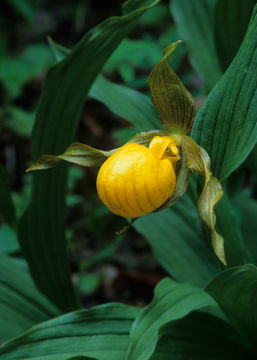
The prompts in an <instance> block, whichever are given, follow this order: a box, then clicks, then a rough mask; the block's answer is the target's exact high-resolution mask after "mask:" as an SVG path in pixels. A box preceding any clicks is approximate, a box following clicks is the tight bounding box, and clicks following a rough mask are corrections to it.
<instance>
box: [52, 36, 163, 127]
mask: <svg viewBox="0 0 257 360" xmlns="http://www.w3.org/2000/svg"><path fill="white" fill-rule="evenodd" d="M48 41H49V44H50V46H51V48H52V50H53V52H54V54H55V58H56V60H57V61H60V60H62V59H63V58H64V57H65V56H66V55H67V54H68V53H69V50H68V49H66V48H63V47H62V46H61V45H59V44H57V43H56V42H54V41H53V40H52V39H51V38H48ZM122 44H123V43H122ZM114 54H116V52H115V53H114ZM89 96H91V97H93V98H94V99H96V100H98V101H100V102H101V103H103V104H104V105H106V106H107V107H108V108H109V109H110V110H111V111H112V112H113V113H114V114H116V115H118V116H120V117H121V118H125V119H126V120H128V121H129V122H130V123H131V124H132V125H134V127H135V128H136V130H138V131H148V130H152V129H159V128H161V124H160V121H159V118H158V113H157V111H156V109H155V107H154V106H153V105H152V103H151V101H150V99H149V97H148V96H146V95H144V94H142V93H140V92H139V91H136V90H134V89H131V88H129V87H126V86H124V85H119V84H115V83H112V82H111V81H109V80H108V79H106V78H105V77H104V76H102V75H99V76H98V77H97V78H96V80H95V81H94V83H93V85H92V87H91V89H90V91H89Z"/></svg>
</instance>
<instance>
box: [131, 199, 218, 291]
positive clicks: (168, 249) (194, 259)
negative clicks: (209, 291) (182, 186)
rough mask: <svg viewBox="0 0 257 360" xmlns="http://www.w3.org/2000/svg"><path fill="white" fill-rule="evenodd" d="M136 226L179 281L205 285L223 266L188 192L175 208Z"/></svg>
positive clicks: (170, 272) (149, 216) (139, 221)
mask: <svg viewBox="0 0 257 360" xmlns="http://www.w3.org/2000/svg"><path fill="white" fill-rule="evenodd" d="M133 227H134V228H135V229H136V230H137V231H138V232H139V233H141V234H142V235H143V236H144V237H145V238H146V239H147V241H148V242H149V243H150V245H151V247H152V248H153V251H154V253H155V256H156V258H157V259H158V261H159V263H160V264H161V265H162V266H163V267H164V269H165V270H166V271H167V272H168V273H169V274H170V275H171V276H172V277H174V278H175V279H178V280H179V281H190V282H192V283H194V284H197V285H203V284H206V283H207V282H208V281H209V280H210V279H211V278H212V277H213V276H214V275H215V274H217V273H218V271H219V270H220V269H221V265H220V264H219V263H218V260H216V257H215V255H214V253H213V251H212V250H211V247H208V244H207V243H206V242H205V241H204V237H203V235H202V230H201V223H200V219H199V215H198V213H197V210H196V208H195V206H194V205H193V203H192V202H191V200H190V199H189V197H188V195H186V194H185V195H184V196H183V197H182V198H181V199H180V200H179V201H178V202H177V203H176V204H175V205H173V206H172V207H171V208H168V209H165V210H163V211H161V212H156V213H153V214H149V215H147V216H144V217H142V218H140V219H138V220H137V221H135V223H134V224H133ZM192 264H194V265H193V266H192Z"/></svg>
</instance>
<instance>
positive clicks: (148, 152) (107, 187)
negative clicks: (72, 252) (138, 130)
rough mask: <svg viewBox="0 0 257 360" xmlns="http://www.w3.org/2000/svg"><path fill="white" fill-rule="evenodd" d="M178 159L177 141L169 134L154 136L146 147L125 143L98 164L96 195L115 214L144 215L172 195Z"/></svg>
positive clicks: (130, 216)
mask: <svg viewBox="0 0 257 360" xmlns="http://www.w3.org/2000/svg"><path fill="white" fill-rule="evenodd" d="M178 160H179V155H178V148H177V146H176V140H175V138H172V137H169V136H164V137H160V136H155V137H154V138H153V139H152V141H151V143H150V145H149V147H146V146H143V145H139V144H135V143H129V144H126V145H124V146H122V147H121V148H120V149H119V150H118V151H116V152H115V153H114V154H113V155H111V156H110V157H109V158H108V160H106V161H105V162H104V164H103V165H102V166H101V168H100V170H99V173H98V176H97V191H98V195H99V198H100V199H101V200H102V202H103V203H104V204H105V205H106V206H107V207H108V208H109V209H110V210H111V211H112V212H113V213H114V214H116V215H120V216H123V217H126V218H136V217H139V216H143V215H147V214H149V213H151V212H152V211H154V210H156V209H158V208H159V207H160V206H161V205H162V204H163V203H164V202H165V201H166V200H167V199H168V198H169V197H170V196H171V195H172V193H173V191H174V188H175V183H176V175H175V171H174V166H175V165H176V162H177V161H178Z"/></svg>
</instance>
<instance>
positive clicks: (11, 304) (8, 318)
mask: <svg viewBox="0 0 257 360" xmlns="http://www.w3.org/2000/svg"><path fill="white" fill-rule="evenodd" d="M57 315H59V310H57V308H56V307H55V306H54V305H52V304H51V303H50V302H49V301H48V300H47V299H46V298H45V297H44V296H43V295H42V294H41V293H40V292H39V291H38V290H37V289H36V287H35V285H34V283H33V281H32V279H31V277H30V275H29V272H28V269H27V266H26V263H25V262H24V261H23V260H18V259H14V258H11V257H9V256H7V255H3V254H1V255H0V319H1V321H0V340H5V341H6V340H9V339H11V338H13V337H15V336H17V335H20V334H21V333H23V332H24V331H26V330H27V329H29V328H30V327H31V326H32V325H35V324H37V323H40V322H42V321H45V320H48V319H50V318H52V317H55V316H57Z"/></svg>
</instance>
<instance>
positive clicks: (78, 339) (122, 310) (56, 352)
mask: <svg viewBox="0 0 257 360" xmlns="http://www.w3.org/2000/svg"><path fill="white" fill-rule="evenodd" d="M137 313H138V309H137V308H134V307H131V306H127V305H123V304H115V303H110V304H105V305H100V306H96V307H94V308H91V309H89V310H81V311H76V312H72V313H69V314H66V315H63V316H60V317H58V318H56V319H53V320H50V321H47V322H45V323H42V324H39V325H37V326H34V327H33V328H32V329H30V330H29V331H28V332H27V333H25V334H24V335H22V336H20V337H18V338H16V339H14V340H13V341H10V342H9V343H7V344H6V345H4V346H2V347H1V348H0V357H1V360H10V359H23V360H26V359H30V360H40V359H42V358H43V359H47V360H50V359H51V360H67V359H69V358H73V357H79V356H88V357H90V358H91V357H92V358H95V359H97V360H122V359H124V358H125V353H126V350H127V348H128V343H129V331H130V327H131V324H132V322H133V320H134V318H135V316H136V315H137Z"/></svg>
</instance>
